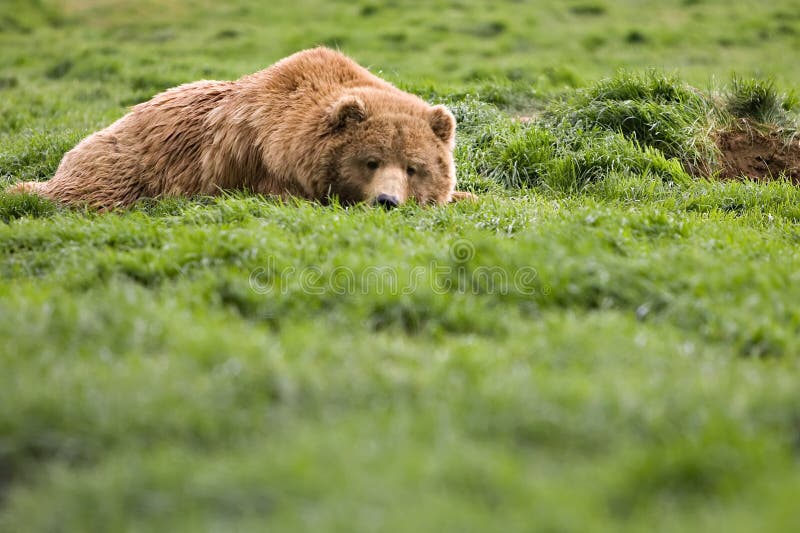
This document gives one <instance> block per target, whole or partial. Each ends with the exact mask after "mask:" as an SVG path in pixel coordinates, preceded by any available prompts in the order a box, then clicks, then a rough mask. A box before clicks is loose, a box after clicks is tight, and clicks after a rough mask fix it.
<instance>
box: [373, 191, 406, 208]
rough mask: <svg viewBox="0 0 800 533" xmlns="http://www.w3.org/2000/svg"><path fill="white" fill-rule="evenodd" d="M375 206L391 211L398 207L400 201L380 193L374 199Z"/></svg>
mask: <svg viewBox="0 0 800 533" xmlns="http://www.w3.org/2000/svg"><path fill="white" fill-rule="evenodd" d="M375 205H380V206H382V207H385V208H386V209H392V208H393V207H397V206H398V205H400V199H399V198H398V197H397V196H395V195H393V194H385V193H381V194H379V195H378V196H376V197H375Z"/></svg>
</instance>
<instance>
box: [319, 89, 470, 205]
mask: <svg viewBox="0 0 800 533" xmlns="http://www.w3.org/2000/svg"><path fill="white" fill-rule="evenodd" d="M371 109H372V111H371ZM327 127H328V128H329V132H330V133H329V134H330V135H331V138H332V139H334V141H335V142H334V143H333V147H334V149H333V150H332V152H331V154H330V156H329V157H330V160H329V169H330V172H329V176H327V177H326V180H325V183H324V184H323V187H324V188H325V189H326V191H324V194H325V195H326V196H328V197H333V196H336V197H338V198H339V200H340V201H341V202H342V203H346V204H351V203H357V202H365V203H368V204H371V205H382V206H384V207H395V206H397V205H400V204H402V203H405V202H406V201H408V200H411V199H413V200H414V201H416V202H417V203H418V204H420V205H427V204H441V203H446V202H449V201H450V200H451V198H452V196H453V191H454V189H455V186H456V177H455V164H454V162H453V147H454V145H455V129H456V121H455V118H454V117H453V115H452V114H451V113H450V111H448V110H447V108H445V107H444V106H441V105H437V106H430V105H428V104H425V103H424V102H421V101H420V103H419V104H418V105H414V106H411V107H409V106H392V105H386V103H385V102H378V105H372V106H368V105H366V104H365V101H364V99H363V98H362V97H360V96H358V95H355V94H349V95H345V96H342V97H341V98H339V99H338V100H337V101H336V102H335V103H333V105H331V106H330V107H329V108H328V109H327Z"/></svg>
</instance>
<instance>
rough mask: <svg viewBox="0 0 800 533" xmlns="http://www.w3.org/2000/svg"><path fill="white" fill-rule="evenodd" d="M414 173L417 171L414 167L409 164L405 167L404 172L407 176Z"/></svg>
mask: <svg viewBox="0 0 800 533" xmlns="http://www.w3.org/2000/svg"><path fill="white" fill-rule="evenodd" d="M416 173H417V168H416V167H412V166H409V167H408V168H406V174H408V175H409V176H413V175H414V174H416Z"/></svg>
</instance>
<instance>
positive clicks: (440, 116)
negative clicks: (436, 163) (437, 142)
mask: <svg viewBox="0 0 800 533" xmlns="http://www.w3.org/2000/svg"><path fill="white" fill-rule="evenodd" d="M428 122H430V124H431V129H432V130H433V133H435V134H436V136H437V137H439V138H440V139H441V140H442V141H444V142H445V143H446V144H447V145H448V146H450V147H451V148H452V146H453V145H454V143H455V137H456V118H455V117H454V116H453V114H452V113H451V112H450V110H448V109H447V108H446V107H445V106H443V105H435V106H433V107H432V108H431V112H430V115H429V116H428Z"/></svg>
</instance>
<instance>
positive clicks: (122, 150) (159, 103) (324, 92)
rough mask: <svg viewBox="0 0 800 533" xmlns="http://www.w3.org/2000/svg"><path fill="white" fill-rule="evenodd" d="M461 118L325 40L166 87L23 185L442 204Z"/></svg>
mask: <svg viewBox="0 0 800 533" xmlns="http://www.w3.org/2000/svg"><path fill="white" fill-rule="evenodd" d="M455 128H456V122H455V119H454V118H453V115H452V114H451V113H450V112H449V111H448V110H447V109H446V108H445V107H444V106H441V105H435V106H431V105H429V104H427V103H425V102H424V101H423V100H421V99H420V98H418V97H416V96H414V95H412V94H409V93H406V92H403V91H401V90H399V89H397V88H396V87H394V86H393V85H391V84H389V83H388V82H386V81H384V80H382V79H380V78H378V77H377V76H374V75H373V74H371V73H370V72H369V71H368V70H366V69H365V68H363V67H361V66H359V65H358V64H356V63H355V62H354V61H352V60H351V59H349V58H347V57H345V56H344V55H342V54H341V53H339V52H335V51H333V50H329V49H327V48H315V49H311V50H306V51H303V52H298V53H296V54H294V55H292V56H289V57H287V58H285V59H283V60H281V61H279V62H278V63H275V64H274V65H272V66H271V67H269V68H267V69H265V70H262V71H260V72H256V73H255V74H252V75H249V76H244V77H243V78H241V79H239V80H237V81H199V82H196V83H190V84H186V85H181V86H179V87H175V88H173V89H169V90H167V91H165V92H163V93H161V94H159V95H156V96H155V97H153V98H152V99H151V100H150V101H148V102H144V103H142V104H139V105H137V106H135V107H134V108H133V109H132V110H131V112H130V113H128V114H127V115H125V116H124V117H122V118H121V119H119V120H117V121H116V122H114V123H113V124H112V125H110V126H109V127H107V128H106V129H104V130H101V131H99V132H97V133H94V134H92V135H90V136H89V137H87V138H85V139H84V140H83V141H81V142H80V143H79V144H78V145H77V146H76V147H75V148H73V149H72V150H70V151H69V152H67V154H66V155H65V156H64V158H63V159H62V161H61V164H60V165H59V167H58V169H57V170H56V173H55V175H54V176H53V178H52V179H51V180H50V181H47V182H41V183H40V182H26V183H19V184H17V185H15V186H14V187H13V188H12V191H14V192H34V193H37V194H40V195H42V196H46V197H48V198H51V199H53V200H56V201H59V202H64V203H69V204H84V205H86V204H88V205H90V206H93V207H98V208H105V209H107V208H114V207H121V206H127V205H130V204H131V203H133V202H135V201H136V200H138V199H140V198H145V197H150V198H157V197H162V196H171V195H195V194H209V195H210V194H216V193H218V192H219V191H222V190H226V189H240V188H241V189H248V190H250V191H253V192H255V193H260V194H267V195H279V196H283V197H292V196H295V197H302V198H308V199H312V200H320V201H323V202H326V201H328V200H329V199H331V198H334V197H337V198H338V199H339V200H340V201H341V202H342V203H344V204H352V203H358V202H367V203H370V204H380V205H384V206H387V207H393V206H396V205H399V204H402V203H403V202H405V201H406V200H408V199H411V198H413V199H414V200H415V201H416V202H418V203H419V204H441V203H445V202H449V201H452V200H459V199H463V198H470V197H471V195H470V194H468V193H459V192H455V191H454V189H455V184H456V179H455V165H454V162H453V146H454V140H455Z"/></svg>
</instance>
